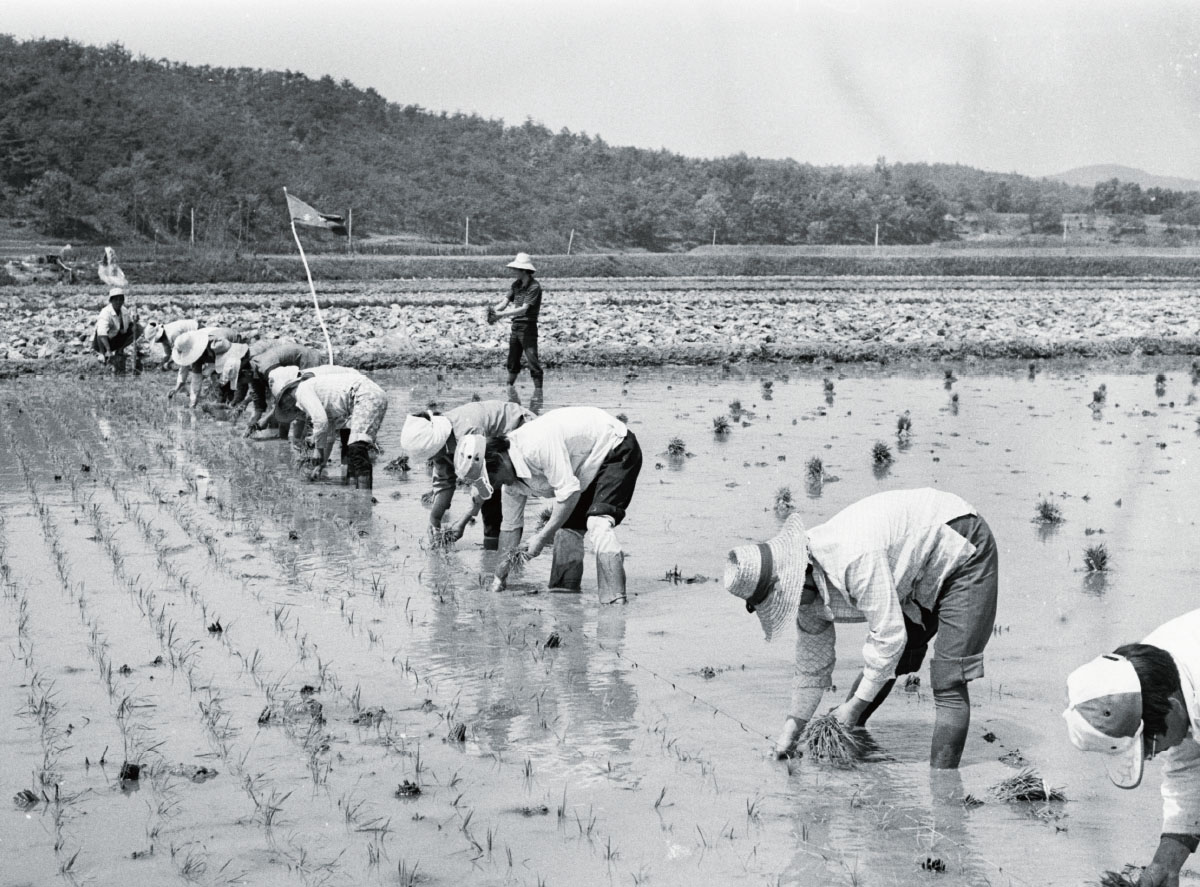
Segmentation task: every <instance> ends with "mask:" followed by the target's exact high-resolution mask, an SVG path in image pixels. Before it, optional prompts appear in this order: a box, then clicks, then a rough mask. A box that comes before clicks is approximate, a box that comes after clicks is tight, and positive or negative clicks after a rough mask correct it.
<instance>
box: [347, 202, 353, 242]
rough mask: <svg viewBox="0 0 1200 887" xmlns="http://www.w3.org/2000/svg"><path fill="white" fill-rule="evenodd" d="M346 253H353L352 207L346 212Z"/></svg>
mask: <svg viewBox="0 0 1200 887" xmlns="http://www.w3.org/2000/svg"><path fill="white" fill-rule="evenodd" d="M346 252H348V253H353V252H354V207H350V209H349V210H347V211H346Z"/></svg>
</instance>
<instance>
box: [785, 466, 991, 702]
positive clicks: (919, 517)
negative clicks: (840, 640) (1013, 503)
mask: <svg viewBox="0 0 1200 887" xmlns="http://www.w3.org/2000/svg"><path fill="white" fill-rule="evenodd" d="M975 513H976V511H975V509H974V508H972V507H971V505H970V504H968V503H967V502H966V501H964V500H963V499H961V498H959V497H958V496H955V495H954V494H953V493H946V492H942V491H941V490H934V489H930V488H925V489H918V490H895V491H892V492H887V493H877V494H875V495H874V496H868V497H866V498H865V499H860V500H859V501H858V502H855V503H854V504H852V505H850V506H848V507H846V508H845V509H843V510H842V511H840V512H838V513H837V514H835V515H834V516H833V517H832V518H830V519H829V520H828V521H826V522H825V523H823V524H819V525H818V526H815V527H813V528H811V529H810V530H809V531H808V548H809V557H810V559H811V561H812V564H813V579H814V581H815V583H816V585H817V588H818V590H819V591H820V592H821V596H822V598H823V601H821V602H819V603H818V605H819V606H821V607H822V608H823V609H824V610H825V614H826V617H827V618H828V620H829V621H828V625H827V627H826V628H824V629H823V630H822V631H820V632H816V633H813V634H806V633H805V632H804V631H803V630H802V631H801V633H800V636H799V638H798V640H797V650H796V673H795V680H794V683H793V698H794V699H797V700H798V699H799V698H800V697H804V698H805V702H806V706H807V700H808V699H812V700H813V701H812V705H813V706H814V708H815V705H816V702H817V700H819V695H820V694H819V693H818V694H817V695H816V697H815V698H814V697H813V694H811V693H804V694H798V693H797V691H798V690H799V689H801V688H807V689H815V688H824V687H828V686H829V683H830V677H831V675H832V674H833V665H834V661H833V655H832V649H833V638H834V628H833V621H832V620H833V619H834V618H835V617H836V618H837V620H838V621H865V622H866V623H867V628H868V633H867V640H866V643H865V644H864V645H863V679H862V681H861V682H860V683H859V686H858V689H857V690H856V691H855V695H856V696H857V697H858V698H859V699H862V700H866V701H870V700H873V699H874V698H875V697H876V696H877V695H878V694H879V691H880V690H881V689H883V685H884V684H886V683H887V682H888V681H889V680H891V679H892V678H894V677H895V675H896V665H897V663H898V662H899V661H900V657H901V655H902V654H903V653H904V646H905V644H906V643H907V641H908V633H907V631H906V629H905V627H904V614H905V612H906V611H907V612H908V613H909V616H910V618H912V619H914V621H919V620H920V609H918V608H921V609H925V610H932V609H933V608H934V604H935V603H936V601H937V595H938V591H939V590H940V588H941V586H942V584H943V582H944V581H945V579H946V577H947V576H948V575H949V574H950V573H951V572H952V571H953V570H954V569H955V567H957V566H958V565H959V564H961V563H962V562H963V561H965V560H966V559H967V558H968V557H970V556H971V555H972V554H973V553H974V551H975V546H974V545H972V544H971V543H970V542H968V541H967V540H966V539H964V538H963V537H962V536H960V535H959V534H958V533H955V532H954V531H953V530H951V529H950V528H949V527H948V526H946V522H947V521H951V520H953V519H954V518H956V517H963V516H965V515H969V514H975ZM847 605H849V606H847ZM847 611H849V612H848V613H847ZM855 611H857V613H858V614H860V615H859V618H858V619H857V620H855V618H854V612H855ZM847 616H848V617H849V618H846V617H847ZM809 647H811V648H812V649H808V648H809ZM818 648H819V652H820V655H817V653H818ZM796 704H798V702H797V703H796ZM791 714H792V715H793V716H796V717H801V716H803V717H804V718H807V717H808V716H810V715H811V714H812V712H807V713H805V712H796V711H793V712H791Z"/></svg>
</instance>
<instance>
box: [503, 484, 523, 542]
mask: <svg viewBox="0 0 1200 887" xmlns="http://www.w3.org/2000/svg"><path fill="white" fill-rule="evenodd" d="M500 506H501V514H502V520H501V523H500V529H502V530H505V531H512V530H523V529H524V528H525V494H524V493H519V492H517V491H516V490H514V489H513V486H512V484H506V485H505V486H504V492H503V493H502V494H501V497H500Z"/></svg>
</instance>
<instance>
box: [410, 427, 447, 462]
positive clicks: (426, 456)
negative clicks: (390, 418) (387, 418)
mask: <svg viewBox="0 0 1200 887" xmlns="http://www.w3.org/2000/svg"><path fill="white" fill-rule="evenodd" d="M450 431H451V426H450V420H449V419H447V418H446V417H445V416H434V417H433V418H431V419H426V418H425V417H424V416H406V417H405V418H404V427H403V428H401V429H400V449H402V450H404V452H406V453H408V458H410V459H412V460H413V461H414V462H428V461H429V460H430V459H432V458H433V457H434V456H436V455H437V454H438V453H439V452H441V450H442V447H444V446H445V445H446V441H447V440H449V439H450Z"/></svg>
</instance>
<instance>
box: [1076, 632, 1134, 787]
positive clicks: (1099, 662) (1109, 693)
mask: <svg viewBox="0 0 1200 887" xmlns="http://www.w3.org/2000/svg"><path fill="white" fill-rule="evenodd" d="M1063 717H1064V718H1066V721H1067V735H1068V736H1069V737H1070V738H1071V743H1072V744H1073V745H1074V746H1075V747H1076V748H1077V749H1079V750H1080V751H1093V752H1099V753H1100V754H1102V755H1104V756H1105V759H1104V764H1105V768H1106V769H1107V770H1108V778H1109V779H1111V780H1112V783H1113V785H1115V786H1117V787H1118V788H1137V786H1138V783H1140V782H1141V781H1142V766H1143V761H1144V760H1145V751H1144V749H1143V747H1142V735H1143V731H1144V727H1143V725H1142V682H1141V680H1140V679H1139V678H1138V675H1137V671H1136V670H1135V669H1134V667H1133V663H1132V662H1130V661H1129V660H1128V659H1126V658H1125V657H1124V656H1121V655H1119V654H1117V653H1106V654H1104V655H1103V656H1098V657H1096V658H1095V659H1093V660H1092V661H1091V662H1089V663H1087V664H1086V665H1081V666H1079V668H1077V669H1075V670H1074V671H1073V672H1071V674H1070V675H1068V676H1067V709H1066V711H1064V712H1063Z"/></svg>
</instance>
